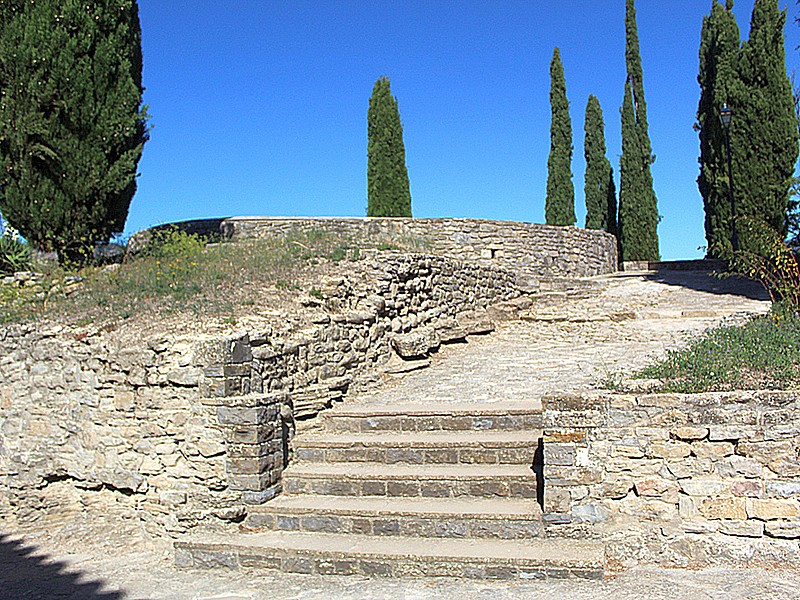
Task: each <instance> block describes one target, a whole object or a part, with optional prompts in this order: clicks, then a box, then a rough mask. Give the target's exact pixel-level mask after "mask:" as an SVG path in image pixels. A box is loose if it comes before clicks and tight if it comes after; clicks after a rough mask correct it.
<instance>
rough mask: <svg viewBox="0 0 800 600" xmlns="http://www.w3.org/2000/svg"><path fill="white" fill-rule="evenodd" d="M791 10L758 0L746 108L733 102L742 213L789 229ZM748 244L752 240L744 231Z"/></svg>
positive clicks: (794, 150)
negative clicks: (787, 34)
mask: <svg viewBox="0 0 800 600" xmlns="http://www.w3.org/2000/svg"><path fill="white" fill-rule="evenodd" d="M785 24H786V11H785V10H783V11H782V10H780V9H779V8H778V0H756V1H755V4H754V6H753V14H752V18H751V21H750V37H749V39H748V41H747V42H745V43H744V44H743V45H742V52H741V61H740V69H739V72H740V76H741V80H742V81H741V85H742V90H743V91H744V92H745V93H743V94H742V95H741V96H740V102H741V108H740V110H738V111H737V110H736V107H733V110H734V111H735V112H734V116H733V122H732V125H731V150H732V152H733V157H734V159H733V160H734V165H735V172H734V186H735V192H736V213H737V218H738V216H739V215H747V216H749V217H751V218H753V219H754V220H757V221H760V222H762V223H765V224H766V225H768V226H769V227H770V228H772V229H774V230H775V231H777V232H778V233H779V234H781V235H786V232H787V212H788V209H789V202H790V199H789V191H790V188H791V185H792V177H793V174H794V166H795V163H796V162H797V156H798V131H797V116H796V114H795V111H794V96H793V93H792V84H791V81H790V79H789V77H788V76H787V74H786V49H785V46H784V37H783V30H784V27H785ZM740 238H741V239H740V241H741V246H742V248H744V249H747V248H749V247H750V246H751V245H753V244H755V242H753V243H752V244H751V243H750V242H749V240H748V238H747V235H746V233H745V234H744V235H742V236H740Z"/></svg>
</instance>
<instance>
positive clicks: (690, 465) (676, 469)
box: [666, 457, 714, 479]
mask: <svg viewBox="0 0 800 600" xmlns="http://www.w3.org/2000/svg"><path fill="white" fill-rule="evenodd" d="M666 467H667V470H668V471H669V472H670V473H671V474H672V476H673V477H675V478H676V479H687V478H691V477H702V476H704V475H708V474H709V473H711V472H713V470H714V465H713V463H712V462H711V461H710V460H709V459H698V458H696V457H691V458H687V459H684V460H680V461H673V462H669V463H667V465H666Z"/></svg>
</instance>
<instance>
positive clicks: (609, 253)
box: [221, 217, 618, 287]
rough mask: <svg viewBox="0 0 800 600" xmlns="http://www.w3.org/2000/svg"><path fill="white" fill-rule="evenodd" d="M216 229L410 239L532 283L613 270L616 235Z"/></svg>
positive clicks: (410, 225) (253, 234)
mask: <svg viewBox="0 0 800 600" xmlns="http://www.w3.org/2000/svg"><path fill="white" fill-rule="evenodd" d="M221 229H222V234H223V237H224V238H226V239H229V240H233V241H237V240H245V239H253V238H265V237H271V236H277V235H286V234H288V233H290V232H292V231H298V230H300V231H308V230H323V231H331V232H335V233H337V234H341V235H345V236H349V237H352V238H353V239H355V240H359V239H366V240H369V241H371V242H373V243H381V242H383V243H401V242H402V243H405V244H409V243H411V244H414V243H416V244H421V245H422V246H423V247H424V248H425V250H426V251H427V252H430V253H432V254H436V255H438V256H446V257H450V258H454V259H458V260H463V261H474V262H475V263H477V264H480V265H484V266H500V267H504V268H506V269H508V270H510V271H512V272H514V273H516V274H517V275H518V276H519V278H520V284H521V285H530V286H533V287H535V285H536V282H537V281H538V280H539V279H542V278H552V277H591V276H595V275H603V274H607V273H613V272H615V271H617V268H618V264H617V260H618V259H617V242H616V238H615V237H614V236H612V235H609V234H607V233H604V232H602V231H596V230H588V229H579V228H577V227H552V226H548V225H536V224H532V223H519V222H513V221H491V220H487V219H407V218H395V219H389V218H296V217H291V218H279V217H236V218H232V219H224V220H223V221H222V225H221Z"/></svg>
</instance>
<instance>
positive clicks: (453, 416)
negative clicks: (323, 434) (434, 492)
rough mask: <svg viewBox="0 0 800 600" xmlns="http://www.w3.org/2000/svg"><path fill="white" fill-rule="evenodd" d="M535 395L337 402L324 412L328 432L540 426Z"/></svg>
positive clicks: (473, 429)
mask: <svg viewBox="0 0 800 600" xmlns="http://www.w3.org/2000/svg"><path fill="white" fill-rule="evenodd" d="M541 410H542V405H541V401H539V400H538V399H536V400H530V401H520V402H502V403H501V402H497V403H489V402H487V403H481V404H439V405H432V404H431V405H428V404H416V403H415V404H393V405H379V404H372V403H370V404H368V405H361V406H359V405H352V406H346V405H345V406H338V407H336V408H335V409H334V410H332V411H330V412H329V413H327V414H326V415H325V418H324V422H323V429H324V430H326V431H331V432H340V433H343V432H351V433H375V432H379V431H394V432H403V431H406V432H409V431H494V430H499V431H524V430H538V429H541V427H542V414H541Z"/></svg>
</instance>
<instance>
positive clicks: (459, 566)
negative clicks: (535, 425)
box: [174, 531, 605, 579]
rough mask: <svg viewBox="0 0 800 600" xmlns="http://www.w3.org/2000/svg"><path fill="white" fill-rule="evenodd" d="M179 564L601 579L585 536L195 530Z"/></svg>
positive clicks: (600, 562)
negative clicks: (504, 537) (521, 537)
mask: <svg viewBox="0 0 800 600" xmlns="http://www.w3.org/2000/svg"><path fill="white" fill-rule="evenodd" d="M174 548H175V564H176V565H177V566H178V567H183V568H228V569H236V568H248V569H279V570H281V571H284V572H289V573H316V574H320V575H361V576H366V577H372V576H386V577H419V576H431V577H459V578H469V579H545V578H548V577H553V578H559V579H563V578H565V577H584V578H590V579H602V578H603V573H604V561H605V558H604V550H603V547H602V545H601V544H599V543H596V542H590V541H579V540H571V539H570V540H561V539H535V540H476V539H431V538H406V537H376V536H366V535H364V536H362V535H351V534H334V533H298V532H283V531H280V532H277V531H273V532H268V533H255V534H253V533H251V534H238V535H212V534H207V535H197V536H192V537H191V538H187V539H184V540H178V541H176V542H175V543H174Z"/></svg>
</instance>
